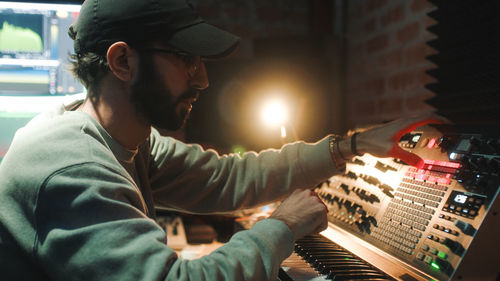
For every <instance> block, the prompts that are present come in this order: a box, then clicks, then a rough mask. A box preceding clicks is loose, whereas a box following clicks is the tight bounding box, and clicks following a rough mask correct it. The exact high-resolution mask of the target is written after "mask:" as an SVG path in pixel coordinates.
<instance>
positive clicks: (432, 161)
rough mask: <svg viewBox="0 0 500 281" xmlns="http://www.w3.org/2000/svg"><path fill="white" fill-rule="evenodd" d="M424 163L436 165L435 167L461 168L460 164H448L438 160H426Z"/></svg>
mask: <svg viewBox="0 0 500 281" xmlns="http://www.w3.org/2000/svg"><path fill="white" fill-rule="evenodd" d="M424 163H425V164H427V165H435V166H441V167H448V168H455V169H458V168H460V163H455V162H447V161H438V160H432V159H425V160H424Z"/></svg>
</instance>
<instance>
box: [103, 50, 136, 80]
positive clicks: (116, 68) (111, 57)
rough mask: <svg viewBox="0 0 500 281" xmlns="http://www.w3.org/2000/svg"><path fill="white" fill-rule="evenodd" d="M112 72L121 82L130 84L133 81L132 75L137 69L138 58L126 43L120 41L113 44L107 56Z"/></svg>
mask: <svg viewBox="0 0 500 281" xmlns="http://www.w3.org/2000/svg"><path fill="white" fill-rule="evenodd" d="M106 58H107V60H108V64H109V68H110V69H111V72H112V73H113V74H114V75H115V76H116V77H117V78H118V79H120V80H122V81H124V82H128V81H130V80H131V79H132V73H133V71H134V69H135V65H136V62H137V60H136V58H135V56H134V51H133V50H132V48H131V47H130V46H129V45H128V44H127V43H125V42H123V41H119V42H115V43H113V44H112V45H111V46H110V47H109V48H108V52H107V54H106Z"/></svg>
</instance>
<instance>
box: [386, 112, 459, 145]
mask: <svg viewBox="0 0 500 281" xmlns="http://www.w3.org/2000/svg"><path fill="white" fill-rule="evenodd" d="M408 122H409V124H407V125H406V126H404V127H403V128H402V129H401V130H399V131H398V132H397V133H396V134H395V135H394V137H393V140H394V141H399V140H400V139H401V137H402V136H404V135H405V134H407V133H410V132H412V131H413V130H415V129H416V128H418V127H420V126H423V125H427V124H444V123H447V122H449V121H447V119H445V118H443V117H441V116H436V115H432V116H426V117H416V118H411V119H408Z"/></svg>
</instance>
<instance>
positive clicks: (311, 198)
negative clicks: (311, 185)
mask: <svg viewBox="0 0 500 281" xmlns="http://www.w3.org/2000/svg"><path fill="white" fill-rule="evenodd" d="M327 213H328V209H327V207H326V205H325V204H324V203H323V201H321V199H320V198H319V197H318V195H317V194H316V193H315V192H314V191H311V190H308V189H305V190H300V189H298V190H295V191H294V192H293V193H292V194H291V195H290V196H289V197H288V198H287V199H285V201H283V202H282V203H281V205H280V206H279V207H278V208H277V209H276V210H275V211H274V213H272V214H271V216H270V217H269V218H272V219H278V220H281V221H283V222H284V223H285V224H286V225H287V226H288V227H289V228H290V230H291V231H292V233H293V238H294V239H295V240H297V239H300V238H302V237H304V236H305V235H307V234H311V233H318V232H320V231H322V230H325V229H326V227H327V226H328V220H327V217H326V215H327Z"/></svg>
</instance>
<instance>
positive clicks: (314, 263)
mask: <svg viewBox="0 0 500 281" xmlns="http://www.w3.org/2000/svg"><path fill="white" fill-rule="evenodd" d="M282 267H288V268H290V269H288V270H286V272H287V273H288V275H289V276H290V278H291V280H296V281H299V280H318V281H319V280H325V281H328V280H338V281H344V280H394V279H393V278H391V277H390V276H388V275H387V274H385V273H384V272H382V271H380V270H379V269H377V268H375V267H374V266H372V265H370V264H369V263H367V262H366V261H364V260H363V259H361V258H359V257H358V256H356V255H354V254H353V253H351V252H349V251H347V250H346V249H344V248H342V247H341V246H339V245H338V244H336V243H334V242H332V241H330V240H328V239H326V238H325V237H323V236H321V235H312V236H306V237H304V238H302V239H300V240H298V241H296V244H295V250H294V255H292V256H291V258H289V259H287V260H285V262H284V263H283V264H282Z"/></svg>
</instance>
